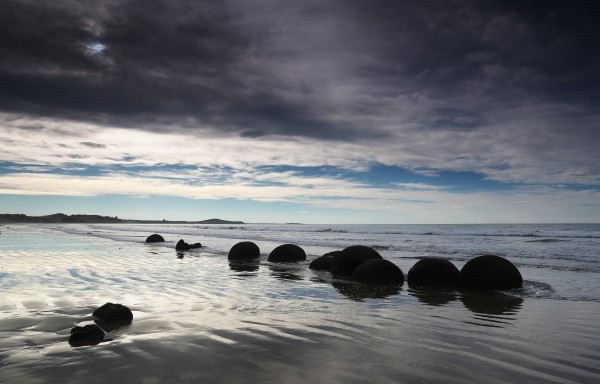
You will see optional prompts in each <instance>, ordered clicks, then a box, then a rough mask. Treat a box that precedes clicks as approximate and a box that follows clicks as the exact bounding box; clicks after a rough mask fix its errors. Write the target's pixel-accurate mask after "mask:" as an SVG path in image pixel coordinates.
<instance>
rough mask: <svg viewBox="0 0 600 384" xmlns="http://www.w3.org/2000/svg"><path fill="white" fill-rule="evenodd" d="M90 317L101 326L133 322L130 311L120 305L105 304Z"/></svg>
mask: <svg viewBox="0 0 600 384" xmlns="http://www.w3.org/2000/svg"><path fill="white" fill-rule="evenodd" d="M92 316H93V317H94V319H95V320H96V321H98V322H99V323H103V324H119V325H126V324H131V322H132V321H133V313H131V310H130V309H129V308H127V307H126V306H124V305H122V304H113V303H106V304H104V305H103V306H101V307H100V308H98V309H96V310H95V311H94V313H92Z"/></svg>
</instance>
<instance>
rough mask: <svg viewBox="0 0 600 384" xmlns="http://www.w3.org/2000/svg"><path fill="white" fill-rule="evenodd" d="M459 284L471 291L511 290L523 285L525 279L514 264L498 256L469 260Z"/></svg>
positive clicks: (461, 274)
mask: <svg viewBox="0 0 600 384" xmlns="http://www.w3.org/2000/svg"><path fill="white" fill-rule="evenodd" d="M459 284H460V286H461V287H463V288H469V289H511V288H520V287H521V285H523V277H522V276H521V273H520V272H519V270H518V269H517V267H515V266H514V264H513V263H511V262H510V261H508V260H506V259H505V258H503V257H500V256H496V255H484V256H478V257H475V258H473V259H471V260H469V261H468V262H467V263H466V264H465V266H464V267H463V268H462V270H461V271H460V278H459Z"/></svg>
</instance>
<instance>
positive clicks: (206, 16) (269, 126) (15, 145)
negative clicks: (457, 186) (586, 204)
mask: <svg viewBox="0 0 600 384" xmlns="http://www.w3.org/2000/svg"><path fill="white" fill-rule="evenodd" d="M589 7H591V5H590V4H587V3H586V4H584V3H577V4H576V5H573V4H569V5H567V4H566V3H565V4H562V3H560V2H541V3H539V4H529V3H523V2H502V3H499V2H496V1H491V0H490V1H487V0H484V1H479V2H472V1H463V0H453V1H449V2H444V3H443V4H442V3H440V2H434V1H420V2H414V1H395V2H389V1H380V0H374V1H369V2H364V1H354V0H331V1H326V2H325V1H319V0H307V1H302V2H281V1H275V0H249V1H241V0H224V1H219V2H214V1H192V0H173V1H169V2H164V1H159V0H145V1H141V0H140V1H138V0H127V1H112V0H105V1H91V0H89V1H79V2H76V3H74V2H72V1H68V0H52V1H50V0H36V1H33V0H5V1H4V2H3V12H0V44H1V46H2V47H3V49H2V55H0V82H1V83H2V85H3V86H2V87H1V88H0V154H1V155H0V160H1V161H4V162H7V163H11V164H13V165H15V166H17V167H18V165H19V164H20V165H21V170H22V171H23V172H24V171H25V170H27V169H31V170H33V169H35V167H39V169H43V168H44V167H46V168H44V169H46V170H48V172H52V169H54V168H57V167H60V168H63V169H64V170H68V169H79V170H81V172H82V173H84V172H85V171H84V170H85V169H88V170H89V169H92V168H93V169H94V171H95V172H96V174H94V177H97V179H89V184H85V183H83V179H81V180H80V179H77V180H78V181H77V183H82V184H77V185H81V188H80V191H81V193H83V194H86V193H89V194H94V193H100V192H94V191H93V190H92V189H91V187H92V186H93V187H94V188H98V191H108V190H109V189H110V188H108V189H107V188H106V187H103V186H101V185H100V182H101V181H104V182H107V181H108V179H107V177H108V176H107V175H108V174H111V175H113V176H111V177H116V176H115V175H117V174H118V175H120V177H125V178H126V180H133V179H135V177H138V178H140V180H138V182H140V181H141V182H143V181H148V182H151V183H150V184H151V185H155V186H156V187H155V189H154V190H153V191H154V192H152V193H158V191H159V190H161V189H162V188H163V187H164V188H167V184H164V185H163V184H161V182H162V183H175V186H176V189H175V190H176V191H177V193H178V194H179V195H181V196H192V197H193V196H204V195H206V196H211V194H210V193H208V192H206V191H208V190H207V189H198V188H200V185H201V184H202V182H207V183H208V184H207V185H212V187H211V188H213V189H212V190H216V189H214V188H216V187H215V186H216V185H222V183H226V182H228V181H231V180H233V178H234V176H232V174H233V173H237V174H238V180H241V181H243V185H247V184H248V183H249V182H251V181H253V180H255V181H256V182H262V183H263V185H261V186H260V187H261V188H263V189H259V192H260V193H257V191H256V188H257V186H256V185H252V188H248V189H236V188H234V186H233V185H232V184H227V183H226V184H224V185H227V187H228V188H233V190H235V191H237V192H236V193H235V194H232V195H231V197H233V198H240V199H241V198H251V197H252V196H253V194H254V193H257V196H263V198H265V199H268V198H273V199H276V198H277V194H278V193H281V194H282V195H281V196H284V197H285V198H288V199H294V197H293V194H291V193H288V192H289V191H293V192H294V193H297V194H298V195H297V196H298V197H297V198H298V199H299V200H301V201H308V200H306V199H308V198H306V199H305V197H306V196H312V197H311V198H310V201H311V204H317V201H319V203H318V204H321V203H323V204H339V205H344V204H346V203H348V202H349V201H352V202H353V203H356V204H357V205H359V206H362V205H361V204H363V203H364V201H369V203H367V204H371V203H370V201H371V200H369V199H366V200H362V199H360V198H358V196H354V195H352V194H351V193H350V192H347V193H342V194H340V195H334V196H333V195H332V196H327V198H328V199H330V200H331V201H329V202H321V200H319V199H316V197H315V196H316V195H312V194H313V193H316V192H318V191H316V190H321V189H331V190H335V191H338V190H340V189H343V188H347V189H348V190H349V191H358V192H357V193H364V192H365V190H367V191H368V192H369V193H375V195H376V196H378V197H379V198H381V200H382V201H385V202H388V203H389V204H390V206H396V205H398V204H399V205H398V206H401V205H403V204H404V203H403V202H402V201H405V202H406V201H415V202H418V201H421V200H425V201H441V200H439V199H436V198H435V196H433V197H431V198H429V197H427V194H428V193H434V192H435V193H444V194H445V196H447V197H448V199H446V200H444V201H452V202H453V204H454V205H456V206H459V205H461V204H463V202H458V201H457V199H456V197H455V196H454V195H453V194H452V192H451V188H448V189H444V186H437V185H438V184H439V183H435V184H436V187H435V188H434V187H433V186H432V185H430V184H432V183H428V182H422V183H421V182H420V181H419V182H413V181H412V180H408V181H407V180H393V182H397V184H396V188H395V189H390V190H389V191H393V193H401V195H402V194H406V196H405V198H400V197H399V198H398V199H393V198H390V197H388V192H385V193H380V192H381V191H379V190H377V188H378V187H379V185H377V184H371V185H369V184H367V183H359V184H355V183H351V182H349V181H348V180H350V179H351V177H350V176H348V175H350V174H351V173H353V172H354V173H359V172H365V171H367V170H369V169H371V168H372V167H374V166H377V165H386V166H390V167H396V168H400V169H403V170H409V171H411V172H412V173H414V174H418V175H427V176H430V177H435V176H440V175H442V174H443V172H444V171H453V172H457V173H461V172H468V173H475V174H478V175H481V176H482V177H484V178H487V179H488V180H494V181H499V182H503V183H519V184H522V185H525V186H528V187H531V186H533V185H539V184H546V185H555V184H564V185H573V184H575V185H579V186H580V187H581V186H597V185H600V152H599V151H598V150H597V148H596V147H597V144H596V143H598V142H600V130H598V123H597V122H598V121H600V108H599V107H598V103H597V100H599V99H600V84H599V83H600V76H599V73H600V70H599V68H600V66H599V65H598V62H599V60H600V53H599V52H598V50H594V49H591V48H590V47H593V46H594V43H595V41H594V37H595V36H598V32H599V31H598V28H599V27H598V23H596V22H595V20H593V15H594V14H595V13H594V12H591V9H589ZM90 47H97V48H96V49H93V48H90ZM98 47H102V49H100V48H98ZM284 166H293V167H333V168H335V169H337V170H339V172H340V174H341V175H345V176H344V177H341V179H344V182H345V183H346V184H345V185H344V186H343V187H341V186H340V185H338V184H337V183H339V182H340V181H339V180H337V181H336V180H330V179H327V178H322V177H321V178H314V177H313V178H308V177H307V176H306V175H298V174H294V173H280V172H274V173H272V174H271V173H268V172H266V171H264V170H262V169H261V167H284ZM26 167H34V168H26ZM151 167H155V169H150V168H151ZM217 169H221V170H222V171H216V170H217ZM9 171H10V172H13V171H15V169H10V170H9ZM90 172H91V171H90ZM136 172H137V173H138V175H137V176H136ZM24 174H25V173H24ZM276 174H279V175H280V178H281V179H282V180H284V181H281V180H280V181H278V180H277V177H276ZM81 177H83V176H81ZM87 177H90V176H89V175H88V176H87ZM438 179H439V178H438ZM11 180H12V179H11ZM118 180H120V181H122V182H123V183H125V184H126V185H127V186H129V184H127V183H128V181H127V183H126V182H125V180H121V179H118ZM174 180H175V181H174ZM38 182H39V183H42V182H47V183H49V184H48V186H47V187H43V185H41V184H35V183H33V182H32V183H31V184H27V185H28V186H29V187H31V188H33V189H31V190H27V189H26V185H25V184H23V185H20V184H18V183H17V184H14V183H13V184H10V185H12V187H10V188H17V189H18V190H20V191H22V193H38V192H39V191H44V190H47V191H49V192H48V193H55V192H56V191H54V190H53V189H52V188H51V186H52V185H54V184H52V183H54V181H53V179H52V178H49V177H46V178H41V179H40V180H39V181H38ZM11 183H12V182H11ZM73 183H75V181H73ZM153 183H157V184H153ZM219 183H221V184H219ZM267 183H270V185H269V186H267V185H266V184H267ZM84 184H85V185H87V186H86V187H85V188H84V187H83V185H84ZM125 184H124V186H125ZM169 185H170V184H169ZM191 186H194V188H195V189H188V187H189V188H191ZM132 187H133V186H132ZM284 187H285V188H284ZM7 188H8V187H7ZM281 188H284V189H285V190H282V189H281ZM125 189H126V188H125V187H123V189H122V191H121V192H122V193H127V192H126V190H125ZM167 189H168V188H167ZM52 191H54V192H52ZM386 191H388V190H386ZM416 191H418V192H419V193H415V192H416ZM559 191H560V193H561V194H562V190H559ZM113 192H115V191H113ZM121 192H118V191H116V192H115V193H121ZM220 192H222V191H220ZM242 192H244V193H248V195H244V194H243V193H242ZM107 193H108V192H107ZM131 193H133V192H131ZM174 193H175V192H174ZM223 193H224V192H223ZM336 193H337V192H336ZM352 193H354V192H352ZM225 194H226V193H225ZM390 194H391V192H390ZM226 195H227V194H226ZM416 195H421V196H422V197H421V198H418V197H417V196H416ZM336 196H337V197H339V198H338V199H337V200H336V199H333V198H334V197H336ZM423 196H424V197H423ZM450 196H452V197H453V198H452V199H449V197H450ZM578 196H579V195H578ZM257 198H259V197H257ZM303 199H304V200H303ZM325 200H327V199H325ZM503 204H504V203H503ZM417 205H419V203H417ZM420 205H423V204H420ZM428 206H429V205H428ZM421 208H423V207H421Z"/></svg>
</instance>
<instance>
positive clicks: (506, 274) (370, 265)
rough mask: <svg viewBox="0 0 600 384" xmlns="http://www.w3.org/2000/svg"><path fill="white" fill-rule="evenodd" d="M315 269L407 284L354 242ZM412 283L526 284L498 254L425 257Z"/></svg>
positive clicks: (273, 256) (285, 247)
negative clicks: (459, 263) (458, 259)
mask: <svg viewBox="0 0 600 384" xmlns="http://www.w3.org/2000/svg"><path fill="white" fill-rule="evenodd" d="M162 241H164V239H163V237H162V236H160V235H158V234H153V235H151V236H149V237H148V238H147V239H146V242H147V243H153V242H162ZM201 246H202V245H201V244H200V243H196V244H187V243H185V242H184V241H183V240H179V242H178V243H177V246H176V249H177V250H188V249H193V248H200V247H201ZM227 257H228V259H229V260H231V261H234V262H237V261H242V262H244V261H250V260H254V259H258V258H259V257H260V249H259V247H258V246H257V245H256V244H255V243H253V242H251V241H242V242H239V243H237V244H235V245H234V246H233V247H231V249H230V250H229V253H228V255H227ZM304 260H306V252H304V250H303V249H302V248H301V247H299V246H297V245H295V244H282V245H280V246H278V247H276V248H275V249H273V250H272V251H271V253H270V254H269V257H268V261H270V262H274V263H278V262H296V261H304ZM309 268H310V269H314V270H325V271H330V272H331V273H332V274H333V275H334V276H338V277H343V278H347V279H349V280H351V281H354V282H357V283H363V284H398V285H402V284H403V283H404V279H405V275H404V273H403V272H402V270H401V269H400V268H399V267H398V266H397V265H395V264H394V263H392V262H391V261H389V260H385V259H384V258H383V257H381V255H380V254H379V252H377V251H376V250H375V249H373V248H371V247H367V246H364V245H353V246H350V247H347V248H345V249H343V250H341V251H333V252H329V253H326V254H325V255H323V256H320V257H317V258H316V259H314V260H312V261H311V263H310V266H309ZM406 277H407V279H408V283H409V284H410V285H438V286H449V287H461V288H467V289H511V288H519V287H521V285H522V284H523V278H522V277H521V273H520V272H519V270H518V269H517V267H515V266H514V264H512V263H511V262H510V261H508V260H506V259H505V258H503V257H500V256H496V255H484V256H478V257H475V258H473V259H472V260H469V261H468V262H467V263H466V264H465V265H464V267H463V268H462V270H460V271H459V270H458V268H456V266H455V265H454V264H452V263H451V262H450V261H448V260H446V259H442V258H439V257H424V258H422V259H421V260H419V261H418V262H417V263H416V264H415V265H414V266H413V267H412V268H411V269H410V270H409V271H408V275H407V276H406Z"/></svg>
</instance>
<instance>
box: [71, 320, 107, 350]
mask: <svg viewBox="0 0 600 384" xmlns="http://www.w3.org/2000/svg"><path fill="white" fill-rule="evenodd" d="M103 340H104V331H103V330H102V328H100V327H99V326H97V325H96V324H89V325H86V326H84V327H75V328H73V329H71V336H69V344H70V345H71V346H72V347H82V346H84V345H97V344H99V343H100V342H102V341H103Z"/></svg>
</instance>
